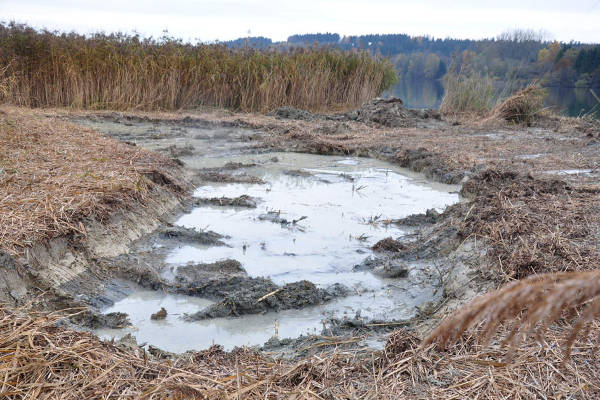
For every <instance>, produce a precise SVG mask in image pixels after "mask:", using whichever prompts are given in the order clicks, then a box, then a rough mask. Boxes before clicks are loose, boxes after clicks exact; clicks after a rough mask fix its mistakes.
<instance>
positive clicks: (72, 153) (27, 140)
mask: <svg viewBox="0 0 600 400" xmlns="http://www.w3.org/2000/svg"><path fill="white" fill-rule="evenodd" d="M173 168H175V164H174V163H173V162H171V161H169V160H167V159H165V158H164V157H162V156H160V155H158V154H156V153H153V152H150V151H147V150H144V149H141V148H139V147H133V146H129V145H127V144H124V143H122V142H118V141H116V140H112V139H109V138H107V137H105V136H102V135H100V134H99V133H97V132H95V131H93V130H91V129H86V128H83V127H81V126H78V125H75V124H71V123H67V122H64V121H61V120H58V119H54V118H44V117H42V116H39V115H36V114H34V113H31V112H27V111H24V110H19V109H14V108H4V109H3V110H0V210H2V212H0V250H2V251H5V252H8V253H10V254H16V253H19V252H21V251H23V249H24V248H25V247H27V246H30V245H32V244H35V243H38V242H43V241H44V240H46V239H49V238H52V237H57V236H61V235H65V234H68V233H79V234H85V230H84V228H83V225H82V224H81V221H82V220H83V219H84V218H96V219H103V218H105V217H107V216H108V215H109V214H110V213H112V212H114V211H115V210H117V209H119V208H126V207H129V206H133V205H136V204H137V205H143V204H145V203H146V202H147V201H148V200H149V199H150V198H151V196H150V193H151V190H152V188H153V187H155V185H156V183H155V181H157V182H160V183H162V184H165V183H169V182H170V183H171V184H170V185H169V186H170V188H171V189H172V190H173V191H175V192H177V191H178V190H180V189H181V188H180V187H179V186H178V183H177V182H178V179H177V178H176V177H174V176H172V175H171V171H173ZM159 177H160V179H158V178H159Z"/></svg>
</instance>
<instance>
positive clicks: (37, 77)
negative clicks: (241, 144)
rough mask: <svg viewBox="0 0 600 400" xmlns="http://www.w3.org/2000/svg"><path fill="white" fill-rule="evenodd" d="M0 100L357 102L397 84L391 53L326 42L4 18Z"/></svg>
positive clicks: (84, 104) (315, 106) (60, 103)
mask: <svg viewBox="0 0 600 400" xmlns="http://www.w3.org/2000/svg"><path fill="white" fill-rule="evenodd" d="M0 49H2V51H1V52H0V65H4V66H6V67H5V68H4V69H0V82H4V85H5V86H7V87H5V88H4V90H0V101H2V102H4V103H11V104H14V105H20V106H28V107H74V108H85V109H122V110H123V109H127V110H131V109H142V110H177V109H185V108H195V107H199V106H216V107H226V108H232V109H236V110H242V111H267V110H271V109H273V108H277V107H280V106H284V105H287V106H292V107H296V108H303V109H307V110H311V111H323V110H327V109H332V108H351V107H356V106H358V105H359V104H362V103H363V102H364V101H366V100H367V99H369V98H372V97H374V96H376V95H378V94H379V93H381V92H382V91H383V90H385V89H386V88H388V87H389V86H391V85H392V84H393V83H394V82H395V80H396V75H395V72H394V68H393V66H392V64H391V63H389V62H388V61H386V60H381V59H374V58H372V57H371V56H370V55H368V54H367V53H365V52H342V51H338V50H334V49H329V48H312V49H292V50H277V49H273V50H267V51H258V50H254V49H236V50H234V49H230V48H227V47H226V46H224V45H219V44H214V45H206V44H196V45H194V44H190V43H184V42H182V41H181V40H175V39H172V38H166V37H164V38H161V39H158V40H156V39H152V38H146V39H144V38H140V37H139V36H137V35H136V36H129V35H124V34H110V35H106V34H96V35H93V36H91V37H85V36H82V35H78V34H75V33H70V34H58V33H56V32H49V31H36V30H35V29H33V28H31V27H28V26H26V25H19V24H15V23H10V24H0Z"/></svg>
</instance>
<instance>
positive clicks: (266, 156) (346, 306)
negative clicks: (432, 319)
mask: <svg viewBox="0 0 600 400" xmlns="http://www.w3.org/2000/svg"><path fill="white" fill-rule="evenodd" d="M113 125H114V124H113ZM113 125H107V124H104V123H103V124H97V126H96V127H97V128H99V129H100V130H101V131H102V130H104V131H105V132H106V133H109V134H112V136H117V137H118V136H119V135H121V134H122V132H123V131H126V130H128V129H134V128H135V129H141V130H143V127H142V128H140V127H139V126H138V127H118V132H117V131H115V129H116V125H114V126H113ZM111 129H112V130H111ZM115 132H117V133H118V134H115ZM203 132H204V133H203ZM203 134H205V135H213V136H212V139H211V140H207V141H206V142H205V143H206V145H205V146H203V145H202V144H200V143H199V142H198V141H202V140H203V139H204V137H203ZM247 134H248V132H243V131H240V130H239V129H237V128H231V129H230V132H229V133H227V134H225V133H223V134H222V135H220V136H219V137H222V138H223V139H222V141H221V142H219V140H218V139H215V137H214V131H213V130H211V129H205V130H203V131H202V132H195V133H194V134H193V135H186V137H187V138H192V137H193V138H194V139H193V140H192V139H189V141H191V142H193V146H194V147H196V148H200V149H204V151H199V152H195V153H194V154H187V155H186V156H185V157H182V159H183V160H184V162H185V163H186V165H188V166H191V167H192V168H194V169H195V170H198V171H200V173H204V174H205V175H206V176H207V179H206V181H205V182H203V183H202V184H201V185H200V186H199V187H197V188H196V190H195V192H194V197H195V199H196V201H195V206H194V207H193V209H191V211H190V212H187V213H185V214H183V215H180V216H179V217H178V219H177V220H176V221H175V224H174V225H175V226H177V227H183V228H188V230H189V229H191V230H194V231H195V232H215V233H217V234H219V235H222V236H220V239H219V245H214V244H213V243H210V244H201V243H190V242H189V241H188V242H186V241H181V242H176V243H175V244H174V245H173V244H171V245H169V246H168V247H167V248H165V247H164V244H163V242H161V241H152V240H151V239H149V242H148V243H146V244H145V246H146V247H145V248H146V250H148V249H149V250H150V251H156V252H158V253H160V254H161V259H160V263H157V266H156V268H157V270H158V271H159V273H160V276H161V279H163V280H165V281H166V282H173V283H174V284H176V283H177V282H180V281H181V279H182V278H181V276H182V271H185V274H188V275H189V274H190V273H192V274H193V272H194V268H196V266H198V265H207V264H210V263H215V262H219V261H222V260H236V261H237V262H239V266H238V264H235V265H236V266H234V267H232V268H233V269H234V275H235V276H239V275H243V276H244V277H246V276H247V277H248V279H253V278H265V279H266V281H267V282H269V285H271V286H268V285H267V286H266V287H267V288H268V287H270V288H273V287H275V288H277V287H279V288H281V287H283V285H287V284H294V283H297V282H309V283H311V284H314V286H316V288H318V290H321V291H322V293H325V294H326V295H324V296H323V297H322V298H321V299H320V300H319V301H318V302H317V303H316V304H312V303H311V304H309V305H306V306H302V307H292V308H290V309H284V310H272V309H268V310H266V311H264V312H260V313H251V314H242V315H237V314H236V315H231V316H230V315H227V316H223V315H220V314H218V313H217V314H215V313H212V312H205V311H203V310H207V309H210V308H211V307H214V306H215V304H216V303H218V302H219V301H220V299H219V298H218V296H216V297H215V296H202V295H193V296H192V295H189V294H179V293H173V292H168V291H156V290H150V289H144V288H141V287H138V286H136V285H134V284H132V283H126V282H121V285H123V286H126V287H127V290H125V291H124V292H125V294H124V295H123V296H122V298H120V299H117V300H116V301H115V302H114V304H112V305H111V306H109V307H106V308H104V309H103V310H101V311H102V312H103V313H105V314H108V313H113V312H123V313H127V314H128V315H129V321H130V322H131V324H132V325H131V326H130V327H126V328H122V329H108V328H102V329H98V330H96V333H97V334H98V335H99V336H100V337H102V338H106V339H110V338H113V337H114V338H119V337H122V336H124V335H126V334H128V333H131V334H132V335H134V336H135V337H136V339H137V341H138V343H143V342H146V343H148V344H152V345H154V346H157V347H159V348H161V349H163V350H167V351H172V352H183V351H186V350H191V349H204V348H207V347H209V346H210V345H212V344H220V345H223V346H224V347H225V348H226V349H231V348H233V347H235V346H242V345H249V346H255V345H258V346H260V345H263V344H264V343H265V342H266V341H268V340H269V339H270V338H271V337H274V336H277V337H279V338H296V337H299V336H300V335H310V334H321V333H322V332H323V330H325V331H326V329H327V324H328V321H331V320H332V319H338V320H339V319H344V318H350V319H357V320H363V321H404V320H407V319H410V318H411V317H414V316H415V315H416V313H417V312H418V310H419V307H421V306H422V305H423V304H426V303H428V302H432V301H436V300H437V299H439V298H440V296H441V295H442V293H440V292H441V291H440V290H438V288H439V283H440V282H439V279H440V278H439V274H438V272H437V271H436V266H434V265H431V264H427V263H421V262H419V261H415V262H412V263H409V264H407V263H406V262H402V263H398V264H397V265H383V266H382V265H373V264H378V263H381V261H379V260H380V259H377V258H373V257H374V256H375V253H374V251H373V250H372V246H373V245H374V244H375V243H377V242H378V241H379V240H381V239H384V238H387V237H393V238H401V240H403V241H407V242H409V241H411V240H413V236H414V234H413V230H412V229H414V228H409V227H405V226H401V225H398V224H396V223H395V221H396V220H398V219H401V218H404V217H406V216H409V215H412V214H418V213H424V212H425V211H426V210H428V209H432V208H433V209H437V210H439V211H441V210H443V209H444V208H445V207H446V206H448V205H451V204H454V203H456V202H458V201H459V195H458V190H459V187H458V186H450V185H442V184H437V183H432V182H429V181H427V180H426V179H424V177H423V176H421V175H418V174H414V173H411V172H409V171H407V170H404V169H401V168H398V167H396V166H394V165H393V164H391V163H388V162H384V161H379V160H375V159H369V158H357V157H344V156H322V155H310V154H300V153H292V152H289V153H288V152H286V153H283V152H264V151H252V150H251V149H250V150H248V149H246V150H236V149H240V148H242V146H238V147H236V143H237V144H239V143H240V142H239V141H237V140H236V139H237V138H239V137H240V135H247ZM177 140H178V141H179V142H178V143H180V145H181V143H184V142H185V140H184V139H181V137H179V138H178V139H177ZM182 140H183V142H182ZM226 142H228V143H230V144H231V146H230V147H228V146H227V145H226ZM163 143H166V144H167V145H168V142H163ZM142 145H146V146H147V147H149V148H152V147H154V148H156V147H157V145H156V143H153V142H151V141H149V142H148V143H142ZM163 145H164V144H163ZM232 149H234V150H232ZM202 153H204V154H202ZM214 171H220V172H222V171H229V174H230V175H228V176H232V177H237V178H239V179H235V178H234V179H225V180H226V182H223V179H211V177H212V178H214V177H215V174H214ZM211 173H212V175H211ZM216 176H217V178H219V176H220V175H219V174H216ZM232 199H235V201H231V200H232ZM158 264H160V266H159V265H158ZM210 265H220V264H218V263H217V264H210ZM228 265H229V264H228ZM217 272H218V271H217ZM232 276H233V275H232ZM273 285H274V286H273ZM267 288H265V289H264V290H265V291H264V296H267V297H268V296H274V295H275V294H276V293H277V292H278V291H280V290H281V289H276V290H270V289H267ZM242 289H243V288H240V296H243V293H242V292H243V290H242ZM264 296H263V297H264ZM233 297H235V292H234V294H233ZM257 301H263V299H262V297H261V298H260V299H258V300H257ZM313 303H314V302H313ZM161 308H164V309H165V310H166V311H167V315H166V318H164V319H159V320H157V319H151V315H152V314H154V313H156V312H157V311H158V310H160V309H161ZM197 315H202V317H201V318H200V317H194V316H197ZM369 345H377V343H369Z"/></svg>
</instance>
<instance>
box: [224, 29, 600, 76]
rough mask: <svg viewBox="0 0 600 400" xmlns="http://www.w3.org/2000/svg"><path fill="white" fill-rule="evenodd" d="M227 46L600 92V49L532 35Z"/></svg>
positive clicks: (405, 71)
mask: <svg viewBox="0 0 600 400" xmlns="http://www.w3.org/2000/svg"><path fill="white" fill-rule="evenodd" d="M224 43H225V44H226V45H227V46H230V47H244V46H248V47H252V48H259V49H268V48H273V49H274V48H279V49H286V48H291V47H309V46H314V45H318V46H328V47H335V48H339V49H342V50H366V51H369V52H371V53H373V54H374V55H380V56H384V57H389V58H391V60H392V61H393V62H394V64H395V66H396V70H397V72H398V75H399V77H400V79H402V80H408V79H411V80H417V79H431V80H436V79H441V78H443V77H444V75H445V74H446V73H448V72H450V73H458V72H461V71H462V72H465V71H476V72H479V73H481V74H484V75H488V76H490V77H492V78H493V79H496V80H499V81H504V82H511V84H514V85H516V86H519V85H521V86H522V85H525V84H528V83H530V82H532V81H539V82H540V83H541V84H542V85H545V86H561V87H600V45H598V44H586V43H579V42H570V43H562V42H556V41H549V40H547V39H545V38H544V37H543V36H541V35H540V34H538V33H536V32H533V31H528V30H515V31H512V32H507V33H503V34H501V35H499V36H498V37H496V38H490V39H482V40H471V39H452V38H445V39H440V38H433V37H430V36H410V35H406V34H385V35H360V36H340V35H339V34H337V33H329V32H327V33H311V34H301V35H292V36H289V37H288V38H287V40H286V41H282V42H273V41H272V40H271V39H269V38H264V37H249V38H242V39H237V40H233V41H229V42H224Z"/></svg>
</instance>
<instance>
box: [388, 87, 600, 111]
mask: <svg viewBox="0 0 600 400" xmlns="http://www.w3.org/2000/svg"><path fill="white" fill-rule="evenodd" d="M599 92H600V90H596V93H597V94H599ZM392 96H393V97H399V98H401V99H402V100H403V101H404V103H405V104H406V106H407V107H409V108H439V106H440V104H441V103H442V99H443V98H444V86H443V85H442V83H441V82H440V81H428V80H423V81H402V82H399V83H398V84H396V85H395V86H394V87H392V88H391V89H389V90H387V91H386V92H385V93H384V97H392ZM546 106H548V107H552V108H553V109H555V110H556V111H557V112H558V113H560V114H562V115H567V116H570V117H577V116H580V115H583V114H585V113H587V112H589V111H590V110H592V109H593V110H594V111H596V117H597V118H598V117H600V104H598V101H597V100H596V99H595V98H594V96H593V95H592V93H591V92H590V90H589V89H580V88H561V87H553V88H548V97H547V98H546ZM594 107H595V109H594Z"/></svg>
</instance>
